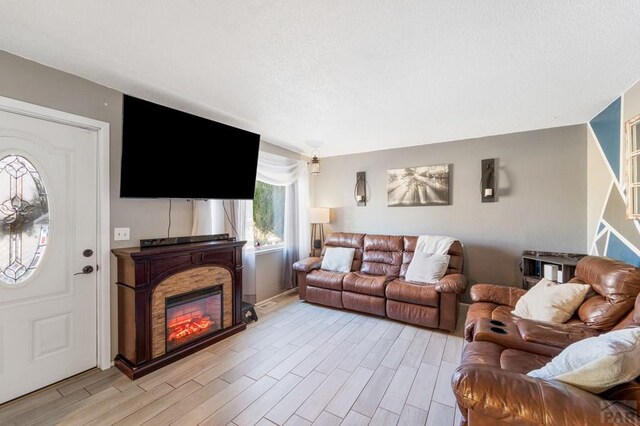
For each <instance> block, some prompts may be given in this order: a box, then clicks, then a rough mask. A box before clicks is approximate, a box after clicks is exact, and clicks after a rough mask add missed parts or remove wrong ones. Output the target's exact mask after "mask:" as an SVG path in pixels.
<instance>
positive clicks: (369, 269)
mask: <svg viewBox="0 0 640 426" xmlns="http://www.w3.org/2000/svg"><path fill="white" fill-rule="evenodd" d="M402 241H403V240H402V237H400V236H395V235H366V236H365V237H364V252H363V254H362V267H361V268H360V271H361V272H364V273H365V274H370V275H386V276H391V277H397V276H398V275H400V265H402V249H403V245H402Z"/></svg>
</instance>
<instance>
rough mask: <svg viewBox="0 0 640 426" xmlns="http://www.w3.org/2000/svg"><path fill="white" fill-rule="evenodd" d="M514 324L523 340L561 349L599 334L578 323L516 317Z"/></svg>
mask: <svg viewBox="0 0 640 426" xmlns="http://www.w3.org/2000/svg"><path fill="white" fill-rule="evenodd" d="M516 326H517V327H518V332H519V333H520V337H522V340H524V341H525V342H530V343H539V344H542V345H546V346H553V347H556V348H562V349H564V348H566V347H567V346H569V345H570V344H572V343H575V342H577V341H579V340H583V339H586V338H588V337H593V336H597V335H598V334H600V333H599V332H598V331H597V330H591V329H589V328H586V327H580V326H578V325H566V324H548V323H543V322H538V321H532V320H528V319H518V322H517V323H516Z"/></svg>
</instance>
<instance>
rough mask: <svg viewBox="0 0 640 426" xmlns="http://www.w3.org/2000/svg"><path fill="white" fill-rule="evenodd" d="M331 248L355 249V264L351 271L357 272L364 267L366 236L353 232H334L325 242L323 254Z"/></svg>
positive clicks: (352, 265)
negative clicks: (363, 253) (363, 254)
mask: <svg viewBox="0 0 640 426" xmlns="http://www.w3.org/2000/svg"><path fill="white" fill-rule="evenodd" d="M329 247H346V248H353V249H355V252H354V253H353V263H352V264H351V270H352V271H357V270H359V269H360V266H361V265H362V250H363V248H364V234H354V233H351V232H332V233H331V234H329V235H327V238H326V239H325V240H324V248H323V254H324V252H325V251H326V249H327V248H329Z"/></svg>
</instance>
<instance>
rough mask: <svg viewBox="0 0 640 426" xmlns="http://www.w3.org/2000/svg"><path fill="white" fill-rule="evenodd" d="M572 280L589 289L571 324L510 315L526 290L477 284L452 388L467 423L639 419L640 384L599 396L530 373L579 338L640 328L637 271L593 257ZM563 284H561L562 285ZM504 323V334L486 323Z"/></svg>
mask: <svg viewBox="0 0 640 426" xmlns="http://www.w3.org/2000/svg"><path fill="white" fill-rule="evenodd" d="M571 281H572V282H578V283H584V284H590V285H591V287H592V292H590V293H589V294H587V297H586V298H585V301H584V302H583V303H582V305H581V306H580V307H579V308H578V310H577V311H576V315H574V317H573V318H572V319H571V320H570V321H569V322H568V323H566V324H552V323H542V322H537V321H531V320H526V319H520V318H517V317H514V316H512V315H511V313H510V312H511V310H512V309H513V307H514V306H515V304H516V302H517V300H518V299H519V298H520V297H521V296H522V295H523V294H524V293H525V291H524V290H521V289H514V288H509V287H499V286H493V285H486V284H481V285H475V286H474V287H472V289H471V294H472V298H473V300H474V301H475V303H474V304H472V305H471V306H470V309H469V314H468V315H467V321H466V327H465V337H466V338H467V340H473V341H471V342H470V343H468V344H467V345H466V347H465V349H464V352H463V356H462V362H461V366H460V367H459V368H458V370H456V372H455V373H454V375H453V379H452V386H453V390H454V393H455V395H456V399H457V401H458V406H459V407H460V410H461V412H462V414H463V416H464V417H465V419H466V420H465V421H463V424H466V421H467V420H468V424H470V425H472V426H475V425H489V424H490V425H500V424H518V425H534V424H535V425H598V424H611V423H627V424H640V418H638V417H637V408H640V383H639V382H638V380H637V379H636V380H635V381H632V382H629V383H625V384H622V385H619V386H616V387H615V388H613V389H610V390H608V391H607V392H604V393H602V394H600V395H594V394H591V393H589V392H586V391H583V390H580V389H578V388H575V387H573V386H570V385H565V384H563V383H560V382H556V381H545V380H541V379H535V378H531V377H529V376H527V375H526V373H528V372H529V371H532V370H535V369H538V368H540V367H542V366H543V365H545V364H546V363H547V362H549V361H550V360H551V359H552V357H553V356H555V355H557V354H558V353H560V352H561V351H562V349H564V348H565V347H567V346H569V345H570V344H571V343H574V342H576V341H578V340H582V339H584V338H587V337H592V336H596V335H598V334H601V333H603V332H606V331H608V330H618V329H621V328H626V327H638V326H640V296H639V295H638V294H639V291H640V269H638V268H635V267H634V266H632V265H628V264H625V263H623V262H620V261H617V260H613V259H609V258H605V257H595V256H588V257H585V258H583V259H582V260H581V261H580V262H579V263H578V265H577V268H576V277H575V278H574V279H572V280H571ZM560 285H561V284H560ZM490 319H492V320H493V321H496V320H497V321H502V322H503V326H502V327H498V328H502V329H503V331H505V333H503V334H499V333H492V330H491V328H490V326H491V323H490V322H489V320H490Z"/></svg>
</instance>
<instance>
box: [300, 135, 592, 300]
mask: <svg viewBox="0 0 640 426" xmlns="http://www.w3.org/2000/svg"><path fill="white" fill-rule="evenodd" d="M586 154H587V147H586V127H585V125H579V126H571V127H560V128H554V129H546V130H537V131H531V132H523V133H514V134H508V135H501V136H492V137H485V138H479V139H469V140H463V141H456V142H448V143H440V144H431V145H422V146H417V147H410V148H400V149H392V150H385V151H377V152H371V153H364V154H355V155H346V156H338V157H329V158H321V160H320V161H321V162H320V167H321V174H320V176H318V177H314V178H312V179H311V180H312V186H313V188H312V197H313V198H312V204H313V205H315V206H317V207H331V209H332V210H331V224H329V225H325V226H326V228H325V231H326V230H337V231H351V232H364V233H371V234H376V233H379V234H398V235H401V234H405V235H420V234H435V235H450V236H453V237H457V238H459V239H460V241H462V243H463V244H464V247H465V273H466V275H467V277H469V279H470V283H476V282H487V283H498V284H504V285H519V284H520V272H519V269H518V264H519V262H520V254H521V252H522V250H524V249H532V250H550V251H571V252H586V249H587V235H586V232H585V230H586V229H587V227H586V224H587V214H586V211H587V183H586V178H587V169H586V162H587V155H586ZM484 158H498V162H499V176H498V181H499V189H498V202H497V203H482V202H481V201H480V200H481V197H480V160H482V159H484ZM443 163H448V164H450V165H451V169H450V177H451V183H450V185H451V193H450V196H451V205H449V206H430V207H387V192H386V173H387V169H396V168H402V167H411V166H426V165H432V164H443ZM358 171H365V172H366V173H367V191H368V196H369V200H368V203H367V206H366V207H356V203H355V201H354V198H353V189H354V185H355V176H356V172H358ZM465 300H468V298H466V297H465Z"/></svg>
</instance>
